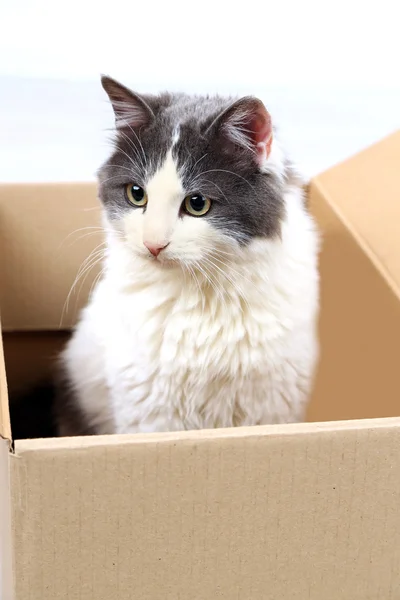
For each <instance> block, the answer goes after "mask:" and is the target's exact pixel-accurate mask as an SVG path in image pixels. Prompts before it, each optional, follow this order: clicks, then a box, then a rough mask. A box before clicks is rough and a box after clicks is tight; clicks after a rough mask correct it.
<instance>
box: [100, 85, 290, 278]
mask: <svg viewBox="0 0 400 600" xmlns="http://www.w3.org/2000/svg"><path fill="white" fill-rule="evenodd" d="M102 84H103V87H104V89H105V91H106V92H107V94H108V96H109V98H110V101H111V103H112V106H113V109H114V113H115V124H116V138H115V150H114V153H113V155H112V156H111V158H110V159H109V160H108V161H107V162H106V163H105V165H104V166H103V167H102V168H101V169H100V171H99V182H100V188H99V189H100V199H101V201H102V203H103V205H104V208H105V214H106V218H107V220H108V224H109V226H110V227H112V228H113V229H114V230H115V231H116V232H117V233H118V236H119V239H120V240H121V239H122V240H123V243H124V245H126V246H127V247H128V249H129V252H132V256H135V257H141V258H142V259H143V260H148V261H153V262H154V263H155V264H157V265H160V266H163V265H170V266H171V265H172V266H173V265H178V266H179V265H184V266H188V267H189V268H190V267H191V266H193V267H196V265H199V264H201V263H202V262H204V263H205V262H206V261H207V260H208V261H210V260H211V259H213V258H214V259H215V258H216V257H217V259H218V256H219V257H228V256H233V255H234V254H235V250H238V251H240V250H241V249H243V248H244V247H248V246H249V245H250V244H251V243H252V241H253V240H255V239H259V238H268V239H271V238H274V237H277V236H279V234H280V227H281V222H282V217H283V213H284V207H283V200H282V181H283V174H284V162H283V158H282V156H281V154H280V152H279V149H278V148H277V147H276V144H275V142H274V140H273V130H272V125H271V119H270V116H269V114H268V112H267V110H266V108H265V107H264V105H263V103H262V102H261V101H260V100H258V99H256V98H253V97H246V98H241V99H238V100H232V99H230V98H228V99H227V98H221V97H199V96H187V95H184V94H161V95H158V96H150V95H138V94H136V93H134V92H132V91H130V90H128V89H127V88H125V87H124V86H122V85H121V84H119V83H117V82H116V81H114V80H112V79H110V78H108V77H103V78H102Z"/></svg>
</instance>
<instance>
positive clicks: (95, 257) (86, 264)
mask: <svg viewBox="0 0 400 600" xmlns="http://www.w3.org/2000/svg"><path fill="white" fill-rule="evenodd" d="M104 245H105V242H102V243H101V244H99V245H98V246H96V248H94V249H93V250H92V252H91V253H90V254H89V256H87V257H86V258H85V259H84V260H83V261H82V263H81V265H80V267H79V269H78V272H77V274H76V276H75V279H74V281H73V283H72V286H71V288H70V290H69V292H68V295H67V298H66V300H65V302H64V306H63V309H62V311H61V320H60V328H61V327H62V322H63V319H64V316H65V314H66V313H67V312H68V310H69V302H70V299H71V296H72V294H73V292H74V290H75V288H76V286H77V284H78V283H79V281H80V279H81V277H83V275H84V273H85V272H86V270H87V268H89V270H90V269H91V268H93V266H94V265H95V264H97V262H100V260H102V258H103V257H104V254H105V251H106V249H105V248H101V246H104ZM93 261H94V262H93Z"/></svg>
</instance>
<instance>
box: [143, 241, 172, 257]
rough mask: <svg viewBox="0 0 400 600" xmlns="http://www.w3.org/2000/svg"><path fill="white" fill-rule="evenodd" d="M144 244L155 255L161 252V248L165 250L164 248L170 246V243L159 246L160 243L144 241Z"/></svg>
mask: <svg viewBox="0 0 400 600" xmlns="http://www.w3.org/2000/svg"><path fill="white" fill-rule="evenodd" d="M143 243H144V245H145V246H146V248H147V250H148V251H149V252H151V254H152V255H153V256H158V255H159V254H160V252H161V250H164V248H166V247H167V246H168V244H165V245H164V246H159V245H158V244H152V243H150V242H143Z"/></svg>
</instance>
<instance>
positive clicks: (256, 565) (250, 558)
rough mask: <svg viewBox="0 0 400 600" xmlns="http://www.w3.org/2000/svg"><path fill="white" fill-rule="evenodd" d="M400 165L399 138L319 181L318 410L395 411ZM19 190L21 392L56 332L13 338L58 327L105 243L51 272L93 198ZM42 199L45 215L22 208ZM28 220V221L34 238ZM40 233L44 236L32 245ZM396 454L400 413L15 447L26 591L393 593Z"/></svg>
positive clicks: (374, 596) (86, 192)
mask: <svg viewBox="0 0 400 600" xmlns="http://www.w3.org/2000/svg"><path fill="white" fill-rule="evenodd" d="M399 162H400V132H399V133H397V134H395V135H393V136H391V137H390V138H388V139H386V140H384V141H383V142H381V143H380V144H378V145H376V146H375V147H373V148H370V149H368V150H366V151H365V152H363V153H361V154H360V155H358V156H356V157H354V158H353V159H351V160H349V161H347V162H346V163H344V164H343V165H339V166H338V167H335V168H334V169H332V170H330V171H329V172H327V173H324V174H322V175H321V176H319V177H317V178H316V179H315V180H314V181H313V182H312V184H311V186H310V197H309V200H310V206H311V209H312V211H313V212H314V214H315V216H316V217H317V220H318V222H319V224H320V225H321V227H322V229H323V233H324V246H323V252H322V256H321V277H322V312H321V327H320V329H321V342H322V358H321V364H320V368H319V373H318V376H317V381H316V387H315V393H314V397H313V399H312V403H311V406H310V412H309V418H310V420H316V419H319V420H321V421H323V420H327V419H343V418H344V419H353V418H357V419H360V418H363V419H365V417H379V416H393V417H396V416H397V415H398V414H399V412H400V402H399V400H400V369H398V368H397V369H396V366H397V365H396V363H398V357H399V355H400V354H399V350H400V348H399V343H400V342H399V340H400V302H399V289H400V237H398V236H397V235H396V229H395V227H396V226H395V225H394V222H395V219H396V216H398V210H399V206H398V200H399V189H400V172H399V169H398V167H397V165H398V164H399ZM45 187H46V186H45ZM9 189H12V190H13V198H14V200H16V201H17V202H20V204H19V209H20V212H18V211H17V210H15V211H14V209H13V208H9V207H8V203H7V194H8V191H7V190H5V189H4V188H3V189H1V188H0V240H1V239H2V242H0V243H2V244H3V249H5V247H6V246H7V249H8V247H9V248H10V253H9V256H10V257H11V259H10V261H7V262H8V264H7V267H6V269H5V270H4V272H3V273H2V274H1V275H0V277H1V282H2V289H1V301H2V302H3V304H4V307H5V309H4V310H5V316H4V317H3V318H4V320H5V326H6V328H7V330H8V331H9V332H10V333H9V334H8V335H6V336H5V342H6V343H5V349H6V362H7V366H8V371H9V374H10V376H9V380H10V382H11V384H12V386H13V387H14V386H17V384H18V383H19V382H18V379H19V378H18V374H20V373H23V374H22V378H26V379H27V380H30V378H33V377H34V375H35V374H37V373H38V372H39V371H44V370H45V369H46V368H48V361H49V360H51V354H52V351H51V352H50V351H49V349H50V348H55V347H56V345H57V343H58V342H56V341H55V340H56V338H57V336H56V334H55V333H35V334H34V335H33V334H32V333H30V334H29V335H27V334H26V333H15V332H16V331H20V332H23V331H24V330H28V331H32V330H37V331H39V330H47V331H48V330H55V329H56V328H57V325H58V322H59V319H60V312H61V311H62V305H63V302H64V297H65V295H66V294H68V288H69V285H70V283H69V282H68V284H67V283H66V281H65V276H67V277H68V278H71V279H72V280H73V276H74V273H75V272H76V270H77V268H78V267H79V264H80V263H81V261H82V260H83V259H84V257H85V255H86V254H87V253H88V252H89V251H90V250H91V249H92V248H93V247H94V246H95V244H94V243H93V241H90V238H89V241H87V240H86V242H85V243H87V246H86V247H85V248H82V247H81V248H80V249H79V250H77V249H76V248H75V249H72V250H71V249H69V252H67V253H66V254H64V256H63V258H60V259H59V261H58V263H57V268H55V267H54V264H53V266H49V261H48V253H50V256H51V257H52V256H53V255H54V253H55V248H56V246H57V244H58V242H59V240H60V239H61V238H64V237H65V236H66V235H68V232H69V231H68V230H69V229H70V230H75V229H77V228H78V225H79V227H82V226H87V225H88V224H89V223H90V222H91V217H90V218H88V217H87V214H85V216H84V217H83V216H82V214H84V213H82V212H81V211H80V207H81V206H86V207H90V208H91V207H92V205H91V204H90V203H93V206H95V204H94V202H95V200H94V197H95V195H94V189H93V188H92V187H84V186H83V187H80V186H51V192H49V188H47V187H46V189H47V191H46V190H45V189H44V188H43V187H42V186H37V187H36V188H30V192H29V193H28V192H27V190H26V188H22V189H21V188H19V187H18V186H15V188H14V187H13V186H11V187H10V188H9ZM32 189H33V191H32ZM30 194H33V196H34V197H35V198H36V200H35V207H34V210H32V208H26V209H25V208H24V207H25V205H26V206H28V204H29V202H30ZM77 195H78V196H79V199H78V198H77ZM57 197H58V198H60V197H62V198H64V199H68V202H67V203H65V202H62V203H61V204H60V203H58V205H57V204H55V202H56V201H55V198H57ZM6 205H7V206H6ZM4 207H6V209H4ZM22 209H24V210H22ZM27 211H28V213H27ZM43 211H44V212H47V211H50V212H49V215H50V214H51V218H50V216H49V215H48V216H44V215H43V214H42V213H43ZM94 212H95V211H93V213H94ZM2 214H3V215H4V214H6V216H7V218H6V225H7V227H6V229H7V231H12V233H13V235H12V236H10V234H9V233H8V234H7V236H4V235H3V229H4V228H3V222H4V221H2ZM21 214H29V218H30V219H31V221H32V222H31V223H28V224H26V225H24V226H23V228H22V230H23V231H22V233H21V232H20V231H19V229H18V226H17V225H18V223H17V217H18V215H19V218H21ZM56 215H58V219H55V216H56ZM89 215H90V213H89ZM368 215H370V216H369V217H368ZM397 222H399V221H397ZM37 224H40V227H39V229H40V232H39V229H38V228H37ZM48 230H51V231H50V232H48ZM2 235H3V237H1V236H2ZM32 236H33V239H34V241H35V244H36V245H39V240H40V238H41V237H43V241H42V242H41V244H42V245H41V246H40V249H39V250H36V249H35V250H32V251H31V252H29V251H28V250H27V248H26V247H25V246H26V244H27V243H29V244H30V247H31V246H32ZM4 240H6V241H4ZM35 244H33V246H35ZM14 246H17V248H14ZM18 246H20V247H19V248H18ZM66 257H68V258H66ZM31 259H32V260H31ZM31 263H32V264H31ZM1 267H2V269H3V261H2V265H1ZM2 269H0V271H1V270H2ZM5 284H6V285H5ZM4 285H5V287H4ZM36 286H38V287H40V288H41V289H38V290H37V289H36ZM45 286H46V287H45ZM87 291H88V288H86V292H84V293H83V294H82V295H81V297H80V298H79V300H78V301H77V303H76V307H78V306H79V304H82V303H83V302H84V301H85V294H87ZM27 298H28V299H29V302H27ZM3 312H4V311H3ZM73 318H74V316H72V315H71V314H70V315H69V316H68V319H67V324H68V325H69V324H70V323H71V322H72V321H73ZM54 336H56V337H54ZM18 348H19V349H20V352H21V354H20V356H21V357H22V358H23V359H24V360H25V361H26V362H31V358H30V357H32V353H33V352H34V353H35V354H36V356H37V359H36V361H35V363H32V364H34V365H35V367H34V368H32V367H30V368H28V369H26V370H23V371H19V368H18V356H17V355H18ZM397 371H398V372H399V374H398V373H397ZM4 400H5V393H4V392H3V395H2V401H3V403H4ZM3 413H4V414H6V409H5V408H4V407H3ZM3 420H4V416H3ZM6 421H7V417H6ZM5 427H8V426H7V424H6V426H5ZM399 447H400V419H399V418H391V419H390V418H389V419H376V418H374V419H371V420H349V421H333V422H327V423H308V424H301V425H288V426H270V427H255V428H246V429H232V430H216V431H200V432H184V433H179V434H154V435H137V436H105V437H93V438H85V439H83V438H76V439H58V440H30V441H29V440H25V441H17V442H16V443H15V454H13V455H11V456H9V457H8V460H9V461H10V463H11V465H10V475H11V494H12V510H13V514H12V522H13V540H14V571H15V578H16V600H38V599H40V600H57V599H59V600H61V599H65V598H71V599H72V598H74V599H75V598H77V599H78V598H79V599H80V600H113V599H115V600H131V599H132V598H135V599H138V600H179V599H180V600H189V599H190V600H210V599H214V598H215V599H217V598H221V599H222V598H224V599H226V600H278V599H279V600H398V599H399V598H400V453H399ZM1 497H2V498H3V503H4V498H8V494H7V492H4V490H0V498H1ZM8 570H10V566H9V565H8ZM0 589H1V588H0ZM2 600H3V599H2ZM6 600H9V598H7V597H6Z"/></svg>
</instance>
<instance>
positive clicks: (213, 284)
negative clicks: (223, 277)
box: [196, 261, 228, 311]
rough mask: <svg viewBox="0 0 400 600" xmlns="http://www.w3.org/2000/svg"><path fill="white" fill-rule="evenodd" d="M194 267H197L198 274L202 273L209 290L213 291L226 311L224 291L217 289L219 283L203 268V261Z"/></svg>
mask: <svg viewBox="0 0 400 600" xmlns="http://www.w3.org/2000/svg"><path fill="white" fill-rule="evenodd" d="M196 266H197V269H198V270H199V271H200V273H202V274H203V276H204V277H205V278H206V281H207V282H208V283H209V284H210V286H211V288H212V289H213V290H214V292H215V293H216V295H217V296H218V298H219V299H220V301H221V304H222V305H223V307H224V309H225V310H226V311H227V310H228V306H227V304H226V301H225V294H224V291H225V290H224V289H223V288H220V287H219V285H218V284H219V281H216V280H215V278H213V277H212V273H211V274H210V272H209V271H208V269H206V268H205V265H204V261H202V263H201V264H200V263H197V265H196Z"/></svg>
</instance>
